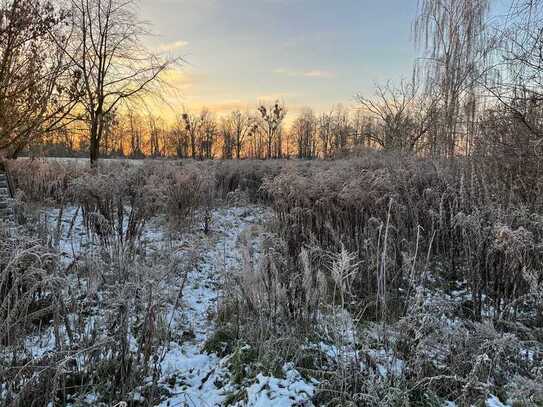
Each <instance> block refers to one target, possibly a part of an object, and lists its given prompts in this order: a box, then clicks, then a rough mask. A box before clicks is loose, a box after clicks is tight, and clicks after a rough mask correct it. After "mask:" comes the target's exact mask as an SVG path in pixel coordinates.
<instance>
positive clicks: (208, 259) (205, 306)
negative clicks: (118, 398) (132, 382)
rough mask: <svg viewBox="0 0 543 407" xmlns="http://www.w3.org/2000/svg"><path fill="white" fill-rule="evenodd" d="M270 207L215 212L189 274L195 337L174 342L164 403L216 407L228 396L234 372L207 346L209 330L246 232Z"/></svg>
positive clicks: (189, 316) (186, 310) (166, 364)
mask: <svg viewBox="0 0 543 407" xmlns="http://www.w3.org/2000/svg"><path fill="white" fill-rule="evenodd" d="M265 211H266V210H265V209H262V208H221V209H217V210H215V211H214V212H213V215H212V219H213V224H212V233H211V235H210V237H209V239H208V240H207V241H204V242H203V247H202V256H201V258H200V261H199V262H198V265H197V267H196V268H194V269H193V270H191V271H190V272H189V273H188V276H187V282H186V285H185V288H184V290H183V306H182V317H183V321H184V324H183V325H184V326H185V327H186V324H188V326H189V327H190V332H191V335H190V336H192V334H193V337H191V338H190V339H188V340H186V341H184V342H183V343H182V344H178V343H174V342H172V343H170V349H169V350H168V351H167V353H166V354H165V356H164V360H163V361H162V363H161V370H162V375H163V379H162V382H163V383H162V384H165V385H167V386H168V387H169V390H170V392H171V394H172V395H171V396H170V397H168V399H167V400H165V401H163V402H162V403H161V404H160V405H161V406H170V407H171V406H216V405H221V404H222V402H223V401H224V399H225V397H226V393H227V391H228V386H227V382H228V377H227V376H228V371H227V369H226V367H224V366H223V365H222V364H221V360H220V358H219V357H217V356H216V355H208V354H207V353H205V352H203V351H202V347H203V345H204V343H205V341H206V339H207V337H208V335H210V334H212V333H213V331H214V324H213V322H212V320H210V318H209V317H208V315H209V313H210V312H213V311H214V310H215V307H216V303H217V298H218V295H219V286H220V282H221V280H222V279H223V277H224V274H225V273H228V272H234V271H235V270H237V269H239V267H241V264H242V254H241V251H240V247H239V244H238V243H239V237H240V235H241V234H242V232H243V231H244V230H245V229H247V228H249V227H252V226H254V225H256V224H258V223H262V222H263V220H264V219H265ZM185 329H186V328H185Z"/></svg>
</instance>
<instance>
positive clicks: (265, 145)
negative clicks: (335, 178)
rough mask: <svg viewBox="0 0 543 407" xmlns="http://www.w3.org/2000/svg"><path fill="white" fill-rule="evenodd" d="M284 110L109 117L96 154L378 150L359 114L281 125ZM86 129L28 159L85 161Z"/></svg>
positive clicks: (216, 155) (224, 155) (55, 135)
mask: <svg viewBox="0 0 543 407" xmlns="http://www.w3.org/2000/svg"><path fill="white" fill-rule="evenodd" d="M286 111H287V109H286V107H285V106H284V105H282V104H279V103H274V104H270V105H261V106H260V107H259V108H258V109H255V111H245V112H242V111H239V110H235V111H232V112H230V113H229V114H226V115H224V116H218V115H216V114H214V113H212V112H210V111H209V110H208V109H203V110H202V111H200V112H199V113H194V112H189V111H185V112H183V113H180V114H179V115H178V119H177V120H176V122H175V123H173V124H172V123H167V122H166V121H165V120H164V119H162V118H161V117H160V116H157V115H154V114H150V113H148V114H145V115H142V114H140V113H136V112H128V113H124V114H121V113H117V112H113V113H112V114H110V115H109V116H108V117H107V118H106V120H105V123H106V125H105V127H104V134H103V136H102V139H101V146H100V150H101V153H102V156H105V157H129V158H144V157H153V158H158V157H175V158H180V159H182V158H192V159H197V160H203V159H270V158H304V159H311V158H317V157H320V158H332V157H339V156H344V155H347V154H351V153H353V152H355V151H357V150H358V149H361V148H363V147H372V146H377V145H378V143H376V141H375V139H374V138H373V135H374V134H375V133H376V130H373V129H374V126H375V125H376V122H375V120H373V119H372V118H371V117H369V116H368V115H365V114H363V113H362V111H361V110H352V109H348V108H345V107H343V106H342V105H338V106H334V107H333V108H331V109H330V111H329V112H325V113H321V114H316V113H314V112H313V110H311V109H310V108H304V109H303V110H302V111H301V112H300V113H299V114H298V116H297V117H296V119H295V120H294V121H293V122H292V123H290V124H285V123H284V118H285V116H286ZM88 149H89V139H88V136H87V134H86V130H85V129H78V128H75V127H66V128H63V129H61V130H59V131H55V132H49V133H48V134H46V135H44V136H42V137H41V139H40V140H39V141H37V142H36V143H34V145H33V146H32V148H31V149H30V150H29V153H30V154H33V155H52V156H86V155H87V154H88Z"/></svg>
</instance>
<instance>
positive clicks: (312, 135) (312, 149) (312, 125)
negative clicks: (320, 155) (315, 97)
mask: <svg viewBox="0 0 543 407" xmlns="http://www.w3.org/2000/svg"><path fill="white" fill-rule="evenodd" d="M316 133H317V119H316V117H315V114H314V113H313V111H312V110H311V109H309V108H305V109H303V110H302V112H301V114H300V115H299V116H298V117H297V118H296V120H295V121H294V123H293V124H292V128H291V134H292V136H293V137H294V143H295V145H296V148H297V156H298V158H300V159H301V158H313V157H315V154H316Z"/></svg>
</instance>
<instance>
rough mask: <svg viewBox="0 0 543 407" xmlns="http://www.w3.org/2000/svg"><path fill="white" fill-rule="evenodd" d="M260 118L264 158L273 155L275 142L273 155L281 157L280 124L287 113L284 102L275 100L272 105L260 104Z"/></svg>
mask: <svg viewBox="0 0 543 407" xmlns="http://www.w3.org/2000/svg"><path fill="white" fill-rule="evenodd" d="M258 111H259V112H260V116H261V119H262V127H263V129H264V132H265V135H266V147H267V150H266V158H272V157H273V156H274V154H273V153H274V152H273V146H274V144H275V146H276V151H275V157H276V158H281V157H282V144H283V143H282V140H281V131H280V128H281V124H282V122H283V120H284V118H285V116H286V114H287V111H286V108H285V106H284V104H279V102H278V101H276V102H275V103H274V104H273V105H272V106H266V105H264V104H261V105H260V107H259V108H258Z"/></svg>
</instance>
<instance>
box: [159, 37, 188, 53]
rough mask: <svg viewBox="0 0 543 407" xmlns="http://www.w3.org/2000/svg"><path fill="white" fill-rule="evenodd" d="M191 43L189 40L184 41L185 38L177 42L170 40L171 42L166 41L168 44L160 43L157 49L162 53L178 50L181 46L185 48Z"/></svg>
mask: <svg viewBox="0 0 543 407" xmlns="http://www.w3.org/2000/svg"><path fill="white" fill-rule="evenodd" d="M188 44H189V43H188V42H187V41H183V40H179V41H175V42H169V43H166V44H160V45H159V46H158V47H157V51H158V52H160V53H162V52H173V51H176V50H178V49H180V48H184V47H186V46H187V45H188Z"/></svg>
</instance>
